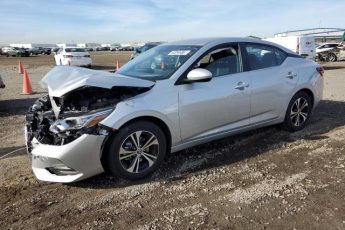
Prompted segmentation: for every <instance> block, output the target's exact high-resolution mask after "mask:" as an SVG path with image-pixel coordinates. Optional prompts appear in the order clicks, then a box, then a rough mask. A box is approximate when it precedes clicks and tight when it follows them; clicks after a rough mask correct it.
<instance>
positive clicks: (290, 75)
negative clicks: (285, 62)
mask: <svg viewBox="0 0 345 230" xmlns="http://www.w3.org/2000/svg"><path fill="white" fill-rule="evenodd" d="M296 76H297V74H295V73H293V72H289V73H288V75H287V76H286V77H287V78H289V79H294V78H295V77H296Z"/></svg>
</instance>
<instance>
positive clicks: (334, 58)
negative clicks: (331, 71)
mask: <svg viewBox="0 0 345 230" xmlns="http://www.w3.org/2000/svg"><path fill="white" fill-rule="evenodd" d="M327 60H328V61H329V62H336V61H337V55H335V54H334V53H330V54H328V56H327Z"/></svg>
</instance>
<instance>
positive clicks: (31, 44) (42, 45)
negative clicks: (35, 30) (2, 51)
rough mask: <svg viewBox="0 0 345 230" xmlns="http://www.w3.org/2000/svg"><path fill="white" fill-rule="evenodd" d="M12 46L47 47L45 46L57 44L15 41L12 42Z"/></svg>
mask: <svg viewBox="0 0 345 230" xmlns="http://www.w3.org/2000/svg"><path fill="white" fill-rule="evenodd" d="M10 46H11V47H18V48H29V49H30V48H34V47H45V48H50V47H56V45H55V44H38V43H15V44H10Z"/></svg>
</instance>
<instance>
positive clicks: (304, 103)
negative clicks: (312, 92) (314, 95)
mask: <svg viewBox="0 0 345 230" xmlns="http://www.w3.org/2000/svg"><path fill="white" fill-rule="evenodd" d="M312 106H313V105H312V103H311V99H310V97H309V95H308V94H307V93H305V92H298V93H297V94H295V95H294V96H293V97H292V99H291V101H290V103H289V106H288V108H287V110H286V114H285V120H284V124H283V126H284V128H285V129H286V130H288V131H290V132H295V131H299V130H301V129H303V128H304V127H305V125H306V123H307V121H308V120H309V117H310V114H311V111H312Z"/></svg>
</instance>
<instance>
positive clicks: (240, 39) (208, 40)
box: [163, 37, 293, 53]
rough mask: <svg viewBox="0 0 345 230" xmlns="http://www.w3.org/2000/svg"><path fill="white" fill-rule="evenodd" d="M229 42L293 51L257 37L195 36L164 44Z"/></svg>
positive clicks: (200, 44)
mask: <svg viewBox="0 0 345 230" xmlns="http://www.w3.org/2000/svg"><path fill="white" fill-rule="evenodd" d="M231 42H249V43H260V44H266V45H271V46H275V47H278V48H280V49H281V50H284V51H285V52H287V53H293V51H292V50H289V49H287V48H285V47H284V46H281V45H279V44H276V43H273V42H269V41H264V40H261V39H258V38H248V37H215V38H197V39H188V40H181V41H176V42H170V43H167V44H166V45H195V46H206V45H211V46H212V45H217V44H222V43H231ZM163 45H165V44H163Z"/></svg>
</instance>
